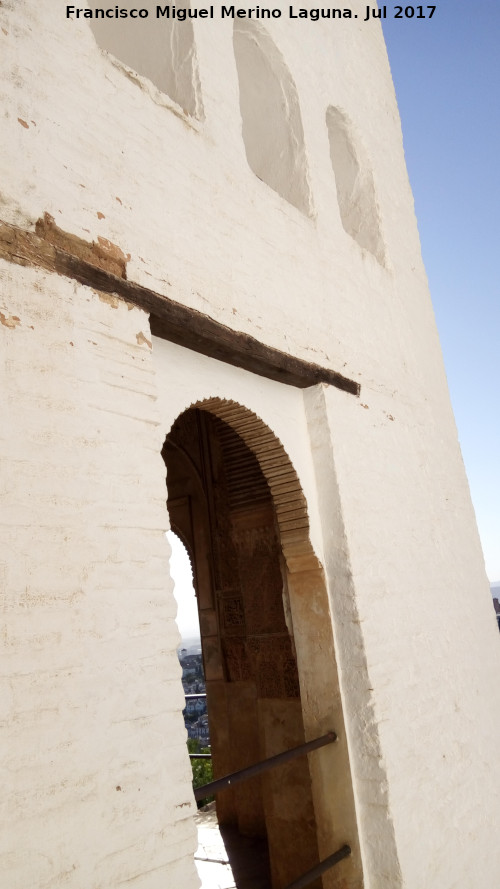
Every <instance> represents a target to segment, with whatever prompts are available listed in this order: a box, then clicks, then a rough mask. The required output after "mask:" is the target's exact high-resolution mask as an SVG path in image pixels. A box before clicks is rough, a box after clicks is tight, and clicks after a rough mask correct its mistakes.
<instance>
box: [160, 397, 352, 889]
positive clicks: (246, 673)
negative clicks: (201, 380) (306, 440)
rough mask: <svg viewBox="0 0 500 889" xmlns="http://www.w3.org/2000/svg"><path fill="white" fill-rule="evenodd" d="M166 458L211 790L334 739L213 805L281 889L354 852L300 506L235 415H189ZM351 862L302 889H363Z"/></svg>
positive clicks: (319, 598) (245, 421) (284, 467)
mask: <svg viewBox="0 0 500 889" xmlns="http://www.w3.org/2000/svg"><path fill="white" fill-rule="evenodd" d="M162 456H163V459H164V461H165V464H166V468H167V492H168V497H167V505H168V512H169V518H170V524H171V528H172V530H173V531H174V532H175V533H176V534H177V536H178V537H179V538H180V539H181V541H182V542H183V543H184V545H185V547H186V549H187V551H188V554H189V556H190V559H191V565H192V569H193V580H194V587H195V591H196V596H197V600H198V612H199V618H200V633H201V643H202V654H203V663H204V671H205V680H206V692H207V711H208V716H209V725H210V739H211V749H212V765H213V772H214V777H220V776H222V775H225V774H229V773H231V772H234V771H237V770H238V769H241V768H244V767H245V766H248V765H252V764H253V763H255V762H258V761H260V760H263V759H266V758H268V757H270V756H273V755H275V754H277V753H281V752H282V751H284V750H288V749H290V748H292V747H295V746H298V745H300V744H302V743H303V742H304V741H306V740H312V739H314V738H316V737H319V736H320V735H323V734H325V733H326V732H328V731H331V730H332V729H333V730H335V731H336V732H337V734H338V735H339V741H338V742H337V743H336V744H335V745H329V747H326V748H322V749H321V750H318V751H315V752H314V753H313V754H311V755H310V756H309V757H305V756H304V757H300V758H298V759H296V760H294V761H293V762H290V763H288V764H286V765H284V766H280V767H279V768H277V769H275V770H273V771H271V772H267V773H266V774H263V775H259V776H257V777H254V778H251V779H250V780H248V781H246V782H245V783H243V784H239V785H237V786H234V787H232V788H228V789H225V790H223V791H220V792H219V793H218V794H217V800H216V810H217V817H218V821H219V824H220V826H221V827H224V826H231V827H236V828H237V830H238V831H239V833H241V834H242V835H245V836H255V837H263V838H265V839H266V840H267V843H268V846H269V857H270V865H271V883H272V887H273V889H283V887H285V886H287V885H288V884H289V883H291V882H293V881H294V880H296V879H297V878H298V877H300V876H301V875H302V874H303V873H305V872H306V871H307V870H309V869H310V868H312V867H314V866H315V865H316V864H317V863H318V861H319V860H320V859H321V858H324V857H326V855H328V854H331V853H332V852H334V851H335V850H336V848H339V847H340V846H341V845H342V844H343V843H345V842H348V843H349V845H350V846H351V847H352V848H353V851H354V849H355V846H356V840H355V819H354V804H353V799H352V784H351V781H350V778H349V765H348V756H347V746H346V743H345V738H344V733H343V726H342V712H341V706H340V694H339V689H338V683H337V678H336V668H335V659H334V654H333V640H332V630H331V620H330V615H329V605H328V597H327V593H326V587H325V583H324V577H323V571H322V568H321V565H320V564H319V562H318V560H317V558H316V556H315V554H314V552H313V550H312V547H311V544H310V540H309V533H308V517H307V507H306V501H305V497H304V494H303V492H302V489H301V486H300V482H299V479H298V477H297V474H296V472H295V470H294V468H293V466H292V464H291V461H290V459H289V457H288V455H287V454H286V452H285V450H284V448H283V446H282V444H281V442H280V441H279V440H278V439H277V438H276V436H275V435H274V433H273V432H272V431H271V430H270V429H269V427H268V426H266V424H265V423H264V422H263V421H262V420H261V419H260V418H259V417H257V416H256V415H255V414H254V413H252V412H251V411H249V410H248V409H246V408H244V407H242V406H241V405H239V404H236V403H234V402H229V401H222V400H220V399H212V400H208V401H203V402H200V403H198V404H196V405H194V406H193V407H191V408H188V409H187V410H185V411H184V412H183V413H182V414H180V415H179V416H178V418H177V419H176V421H175V422H174V424H173V426H172V428H171V429H170V432H169V433H168V435H167V437H166V440H165V443H164V446H163V449H162ZM325 656H326V660H325ZM346 778H347V780H346ZM332 788H334V789H335V792H334V794H332ZM353 841H354V842H353ZM357 861H359V856H356V855H355V856H351V857H350V858H349V859H347V860H345V861H343V862H341V863H340V865H338V866H337V867H336V868H334V870H332V871H330V872H329V873H328V874H326V875H324V876H323V878H322V880H323V881H322V880H321V878H319V879H317V880H316V881H315V882H313V883H311V884H310V885H311V886H312V887H313V889H321V887H324V889H327V887H328V889H336V887H342V889H344V887H346V889H359V887H361V886H362V879H361V874H360V872H359V869H358V868H359V866H358V865H357V863H356V862H357Z"/></svg>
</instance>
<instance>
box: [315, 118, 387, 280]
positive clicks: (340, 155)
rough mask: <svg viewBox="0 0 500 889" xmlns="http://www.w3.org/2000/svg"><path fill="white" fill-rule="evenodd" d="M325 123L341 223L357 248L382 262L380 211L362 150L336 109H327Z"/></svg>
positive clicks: (345, 119)
mask: <svg viewBox="0 0 500 889" xmlns="http://www.w3.org/2000/svg"><path fill="white" fill-rule="evenodd" d="M326 126H327V129H328V139H329V142H330V159H331V162H332V168H333V172H334V174H335V183H336V186H337V199H338V203H339V210H340V218H341V221H342V225H343V227H344V229H345V231H346V232H347V234H348V235H350V236H351V238H353V239H354V240H355V241H356V242H357V243H358V244H359V246H360V247H363V248H364V249H365V250H369V252H370V253H372V254H373V256H375V258H376V259H377V260H378V262H379V263H380V264H381V265H385V262H386V252H385V244H384V241H383V238H382V232H381V226H380V212H379V208H378V205H377V199H376V193H375V184H374V181H373V173H372V170H371V167H370V165H369V163H368V158H367V156H366V152H365V150H364V148H363V146H362V144H361V141H360V139H359V138H357V136H356V134H355V131H354V127H353V125H352V123H351V121H350V120H349V118H348V117H347V115H346V114H345V113H344V112H343V111H341V110H340V109H339V108H335V107H334V106H333V105H330V106H329V107H328V108H327V111H326Z"/></svg>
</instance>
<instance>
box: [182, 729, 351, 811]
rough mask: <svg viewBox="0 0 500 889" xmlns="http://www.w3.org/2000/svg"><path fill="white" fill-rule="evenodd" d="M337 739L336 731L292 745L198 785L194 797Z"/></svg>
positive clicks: (234, 782)
mask: <svg viewBox="0 0 500 889" xmlns="http://www.w3.org/2000/svg"><path fill="white" fill-rule="evenodd" d="M336 740H337V735H336V734H335V732H328V733H327V734H326V735H322V736H321V738H316V740H315V741H308V742H307V743H306V744H300V745H299V746H298V747H292V748H291V750H285V751H284V752H283V753H278V754H277V755H276V756H270V757H268V759H263V760H262V761H261V762H256V763H255V764H254V765H253V766H247V768H245V769H240V770H239V771H237V772H233V773H232V774H231V775H225V776H224V777H223V778H217V780H216V781H211V782H210V783H209V784H204V785H203V787H197V788H196V790H195V791H194V798H195V800H200V799H204V798H205V797H206V796H210V795H211V794H212V793H217V791H219V790H223V789H224V788H225V787H230V786H232V785H233V784H239V783H240V781H247V780H248V778H253V777H254V776H255V775H260V774H261V773H262V772H267V771H268V770H269V769H273V768H274V767H275V766H279V765H282V764H283V763H285V762H290V760H292V759H296V758H297V757H298V756H304V755H305V754H306V753H310V752H311V751H312V750H317V749H318V748H319V747H325V746H326V745H327V744H333V742H334V741H336Z"/></svg>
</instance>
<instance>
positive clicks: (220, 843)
mask: <svg viewBox="0 0 500 889" xmlns="http://www.w3.org/2000/svg"><path fill="white" fill-rule="evenodd" d="M196 824H197V828H198V850H197V852H196V855H195V864H196V867H197V869H198V875H199V877H200V880H201V889H271V880H270V876H269V855H268V852H267V844H266V842H265V840H261V839H258V838H256V837H243V836H241V834H239V833H238V831H237V830H236V829H235V828H227V827H225V828H223V829H222V830H221V829H220V828H219V824H218V822H217V816H216V814H215V805H214V804H213V803H212V804H211V805H209V806H206V807H205V809H203V810H201V809H200V811H199V812H198V814H197V815H196Z"/></svg>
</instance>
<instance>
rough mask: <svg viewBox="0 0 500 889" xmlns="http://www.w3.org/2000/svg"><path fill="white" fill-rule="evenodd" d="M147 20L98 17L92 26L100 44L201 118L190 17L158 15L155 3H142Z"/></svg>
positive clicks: (189, 111)
mask: <svg viewBox="0 0 500 889" xmlns="http://www.w3.org/2000/svg"><path fill="white" fill-rule="evenodd" d="M142 6H143V8H144V9H148V11H149V16H148V17H147V18H144V19H129V18H123V19H122V18H120V19H96V20H94V21H92V23H91V25H90V27H91V29H92V31H93V34H94V37H95V39H96V41H97V43H98V45H99V46H100V47H101V49H104V50H106V51H107V52H109V53H111V55H113V56H114V57H115V58H116V59H118V60H119V61H120V62H123V64H124V65H126V66H127V67H128V68H131V69H132V70H133V71H134V72H135V73H137V74H139V75H141V76H142V77H147V78H148V79H149V80H150V81H151V82H152V83H153V84H154V86H156V87H157V89H159V90H160V91H161V92H162V93H166V95H168V96H169V97H170V98H171V99H173V101H174V102H176V103H177V104H178V105H180V107H181V108H182V110H183V111H184V112H185V113H186V114H189V115H190V116H191V117H195V118H198V119H199V120H202V119H203V117H204V113H203V102H202V98H201V87H200V78H199V74H198V61H197V57H196V46H195V42H194V32H193V24H192V22H191V20H190V19H186V20H185V21H177V19H167V18H161V19H157V18H156V4H155V3H152V2H150V0H146V2H143V4H142Z"/></svg>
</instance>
